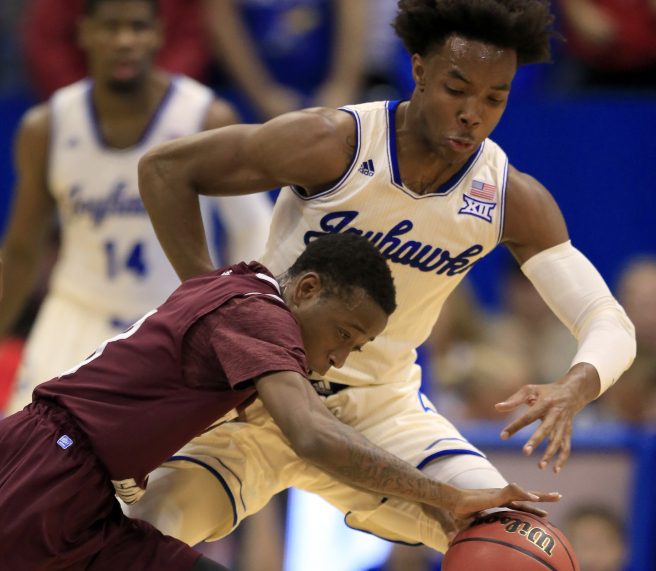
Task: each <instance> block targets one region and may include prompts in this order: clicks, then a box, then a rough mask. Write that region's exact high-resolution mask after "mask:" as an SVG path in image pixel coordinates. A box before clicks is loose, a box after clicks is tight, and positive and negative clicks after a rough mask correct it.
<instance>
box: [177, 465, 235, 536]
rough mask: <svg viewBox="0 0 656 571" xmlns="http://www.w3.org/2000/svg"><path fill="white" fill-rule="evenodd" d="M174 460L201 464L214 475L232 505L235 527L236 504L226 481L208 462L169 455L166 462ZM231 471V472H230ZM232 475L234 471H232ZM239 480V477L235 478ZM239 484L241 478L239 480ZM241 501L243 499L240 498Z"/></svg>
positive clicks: (233, 524)
mask: <svg viewBox="0 0 656 571" xmlns="http://www.w3.org/2000/svg"><path fill="white" fill-rule="evenodd" d="M174 461H183V462H191V463H192V464H196V465H198V466H201V467H202V468H205V469H206V470H207V471H208V472H209V473H210V474H212V476H214V477H215V478H216V479H217V480H218V481H219V483H220V484H221V486H223V489H224V490H225V493H226V494H227V496H228V499H229V500H230V505H231V506H232V527H235V526H236V525H237V523H239V518H238V516H237V504H236V503H235V497H234V495H233V494H232V491H231V490H230V487H229V486H228V483H227V482H226V481H225V479H224V478H223V476H222V475H221V474H219V472H217V471H216V470H215V469H214V468H212V466H210V465H209V464H206V463H205V462H203V461H201V460H198V459H197V458H192V457H191V456H171V457H170V458H169V459H168V460H167V462H174ZM231 473H232V472H231ZM233 475H234V473H233ZM237 479H238V480H239V478H237ZM239 484H240V485H241V480H239ZM242 502H243V499H242Z"/></svg>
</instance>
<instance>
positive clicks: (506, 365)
mask: <svg viewBox="0 0 656 571" xmlns="http://www.w3.org/2000/svg"><path fill="white" fill-rule="evenodd" d="M448 359H450V360H452V361H453V362H452V363H450V364H449V366H448V370H449V374H450V377H449V378H447V379H444V380H445V381H446V390H443V391H442V392H441V393H440V397H439V399H438V401H437V408H438V410H439V411H440V413H441V414H444V415H445V416H447V417H448V418H449V420H450V421H451V422H453V423H454V424H455V425H456V426H461V425H462V424H463V423H464V422H472V421H498V422H501V421H502V420H507V417H506V416H505V415H501V414H500V413H499V412H498V411H497V410H496V408H495V407H494V405H495V404H496V403H498V402H502V401H504V400H505V399H507V398H508V397H509V396H510V395H512V394H513V393H514V392H516V391H518V390H519V389H520V388H521V387H522V386H523V385H525V384H529V383H530V382H531V371H532V369H531V367H530V366H529V363H528V360H527V358H526V357H525V356H523V355H522V354H521V353H519V352H517V351H510V350H508V349H502V348H499V347H498V346H494V345H491V344H485V345H482V344H474V345H469V346H467V347H460V350H459V351H457V352H453V353H451V354H450V355H449V356H448ZM520 412H521V411H518V413H520Z"/></svg>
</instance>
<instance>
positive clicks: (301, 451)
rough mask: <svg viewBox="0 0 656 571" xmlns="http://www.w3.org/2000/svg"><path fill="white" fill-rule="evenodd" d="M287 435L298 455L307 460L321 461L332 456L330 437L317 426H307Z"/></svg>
mask: <svg viewBox="0 0 656 571" xmlns="http://www.w3.org/2000/svg"><path fill="white" fill-rule="evenodd" d="M287 437H288V439H289V443H290V445H291V447H292V449H293V450H294V452H296V455H297V456H298V457H299V458H302V459H303V460H305V461H306V462H310V463H312V464H315V463H317V462H319V463H320V462H321V460H322V459H324V458H326V457H329V456H330V445H329V444H330V438H329V437H326V435H324V434H323V433H322V431H321V430H320V429H317V428H316V427H313V426H306V427H305V428H304V429H303V430H299V431H298V432H295V433H294V434H292V435H288V436H287Z"/></svg>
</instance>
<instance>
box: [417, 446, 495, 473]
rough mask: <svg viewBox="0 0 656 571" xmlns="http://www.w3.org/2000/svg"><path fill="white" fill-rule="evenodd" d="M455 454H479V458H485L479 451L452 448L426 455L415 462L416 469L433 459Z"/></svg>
mask: <svg viewBox="0 0 656 571" xmlns="http://www.w3.org/2000/svg"><path fill="white" fill-rule="evenodd" d="M455 454H468V455H470V456H479V457H480V458H485V456H484V455H483V454H481V453H480V452H476V451H474V450H469V449H467V448H454V449H451V450H441V451H440V452H435V454H431V455H430V456H426V458H424V459H423V460H422V461H421V462H419V464H417V470H421V469H422V468H424V467H425V466H427V465H428V464H430V463H431V462H432V461H433V460H437V459H438V458H441V457H442V456H451V455H455Z"/></svg>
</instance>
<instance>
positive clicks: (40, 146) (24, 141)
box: [0, 105, 55, 335]
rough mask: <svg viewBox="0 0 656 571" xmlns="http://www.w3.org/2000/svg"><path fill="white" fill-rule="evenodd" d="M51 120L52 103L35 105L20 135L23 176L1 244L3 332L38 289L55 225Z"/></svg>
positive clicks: (0, 319) (20, 175) (18, 151)
mask: <svg viewBox="0 0 656 571" xmlns="http://www.w3.org/2000/svg"><path fill="white" fill-rule="evenodd" d="M49 125H50V116H49V111H48V107H47V106H46V105H41V106H39V107H35V108H33V109H31V110H30V111H28V113H27V114H26V115H25V117H24V118H23V121H22V123H21V125H20V127H19V130H18V134H17V137H16V142H15V157H16V158H15V162H16V173H17V177H16V179H17V182H16V187H15V191H14V198H13V206H12V210H11V219H10V222H9V228H8V230H7V234H6V235H5V238H4V240H3V242H2V245H1V247H0V250H1V252H2V257H3V259H4V294H3V298H2V301H1V302H0V335H5V334H7V333H8V332H9V329H10V328H11V326H12V324H13V323H14V321H15V320H16V318H17V316H18V314H19V312H20V311H21V309H22V308H23V306H24V304H25V301H26V299H27V297H28V296H29V294H30V293H31V291H32V287H33V286H34V283H35V281H36V278H37V275H38V272H39V268H40V263H41V260H42V255H43V252H44V250H45V249H44V248H43V244H44V243H45V241H46V237H47V235H48V233H49V231H50V230H51V229H52V216H53V214H54V211H55V202H54V199H53V197H52V195H51V194H50V193H49V192H48V187H47V183H46V165H47V156H48V141H49Z"/></svg>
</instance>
